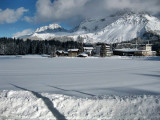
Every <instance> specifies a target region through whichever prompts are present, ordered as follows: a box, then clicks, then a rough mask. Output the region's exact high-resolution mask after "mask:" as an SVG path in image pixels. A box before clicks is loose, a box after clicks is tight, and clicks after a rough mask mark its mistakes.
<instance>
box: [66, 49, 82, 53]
mask: <svg viewBox="0 0 160 120" xmlns="http://www.w3.org/2000/svg"><path fill="white" fill-rule="evenodd" d="M78 51H79V49H68V52H78Z"/></svg>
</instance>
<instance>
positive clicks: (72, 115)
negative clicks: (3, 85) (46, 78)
mask: <svg viewBox="0 0 160 120" xmlns="http://www.w3.org/2000/svg"><path fill="white" fill-rule="evenodd" d="M57 114H59V117H64V118H63V119H68V120H73V119H74V120H79V119H92V120H93V119H96V120H97V119H105V120H106V119H132V120H133V119H136V120H137V119H154V120H158V119H160V96H153V95H150V96H146V95H143V96H126V97H124V96H123V97H119V96H106V97H101V98H96V97H93V98H90V99H89V98H76V97H70V96H65V95H59V94H48V93H42V94H39V93H36V92H33V91H2V92H1V93H0V119H45V120H47V119H58V116H57Z"/></svg>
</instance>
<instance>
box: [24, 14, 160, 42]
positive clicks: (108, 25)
mask: <svg viewBox="0 0 160 120" xmlns="http://www.w3.org/2000/svg"><path fill="white" fill-rule="evenodd" d="M146 33H152V34H153V35H158V36H160V20H159V19H158V18H156V17H153V16H151V15H149V14H148V13H134V12H128V13H125V14H123V13H122V14H115V15H111V16H107V17H104V18H97V19H86V20H85V21H83V22H81V23H80V25H79V26H78V27H77V28H76V29H75V30H73V31H72V32H71V31H69V30H66V29H64V28H63V27H61V26H60V25H58V24H50V25H49V26H44V27H41V28H38V29H37V30H36V31H35V32H34V33H33V34H31V35H30V36H29V37H27V38H31V39H35V38H36V39H40V40H50V39H52V38H54V37H62V36H67V37H72V38H74V40H76V38H77V37H78V36H81V37H82V38H83V39H84V42H89V43H95V42H105V43H116V42H122V41H129V40H132V39H134V38H137V37H140V38H142V39H144V37H143V36H144V34H146ZM24 39H25V38H24Z"/></svg>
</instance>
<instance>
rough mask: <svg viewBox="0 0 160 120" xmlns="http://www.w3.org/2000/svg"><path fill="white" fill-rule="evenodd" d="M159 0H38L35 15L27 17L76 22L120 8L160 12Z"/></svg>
mask: <svg viewBox="0 0 160 120" xmlns="http://www.w3.org/2000/svg"><path fill="white" fill-rule="evenodd" d="M159 8H160V1H159V0H54V1H52V0H38V1H37V3H36V13H35V16H33V17H27V16H26V17H25V20H26V21H29V22H31V21H34V22H68V23H69V22H70V23H76V22H78V21H79V20H82V19H85V18H90V17H91V18H94V17H102V16H108V15H111V14H113V13H115V12H117V11H119V10H123V9H129V10H133V11H145V12H149V13H150V14H156V13H160V9H159Z"/></svg>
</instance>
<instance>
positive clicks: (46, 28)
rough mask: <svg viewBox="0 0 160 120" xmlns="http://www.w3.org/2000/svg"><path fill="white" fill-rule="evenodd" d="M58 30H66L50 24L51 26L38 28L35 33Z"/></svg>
mask: <svg viewBox="0 0 160 120" xmlns="http://www.w3.org/2000/svg"><path fill="white" fill-rule="evenodd" d="M56 29H64V28H62V27H61V26H60V25H58V24H49V26H43V27H40V28H37V29H36V31H35V32H36V33H38V32H44V31H46V30H56Z"/></svg>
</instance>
